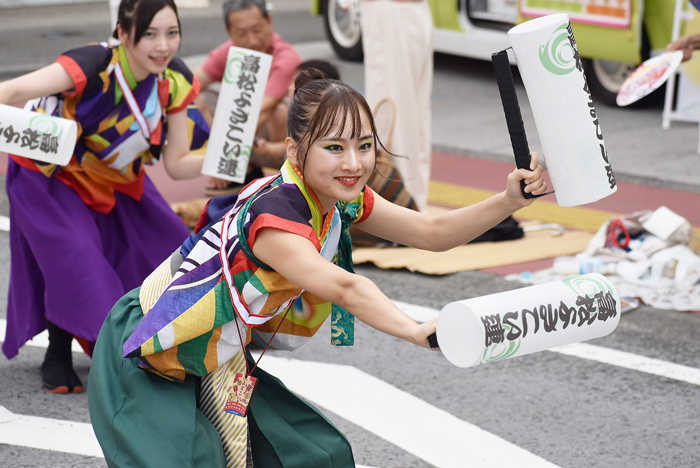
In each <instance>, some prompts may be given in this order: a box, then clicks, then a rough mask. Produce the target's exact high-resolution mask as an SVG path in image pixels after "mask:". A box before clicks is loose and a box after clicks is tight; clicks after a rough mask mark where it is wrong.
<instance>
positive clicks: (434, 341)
mask: <svg viewBox="0 0 700 468" xmlns="http://www.w3.org/2000/svg"><path fill="white" fill-rule="evenodd" d="M428 344H429V345H430V347H431V348H439V347H440V345H438V341H437V333H433V334H432V335H429V336H428Z"/></svg>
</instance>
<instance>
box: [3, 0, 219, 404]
mask: <svg viewBox="0 0 700 468" xmlns="http://www.w3.org/2000/svg"><path fill="white" fill-rule="evenodd" d="M114 37H115V38H117V39H119V40H120V41H121V45H119V46H117V47H108V46H107V45H105V44H101V45H89V46H86V47H82V48H79V49H75V50H71V51H68V52H66V53H64V54H62V55H61V56H60V57H58V59H57V60H56V62H55V63H53V64H52V65H49V66H47V67H45V68H42V69H40V70H37V71H35V72H32V73H29V74H27V75H25V76H22V77H19V78H16V79H13V80H9V81H6V82H3V83H0V103H4V104H21V103H23V102H26V101H29V102H28V103H27V105H26V108H27V109H30V110H34V111H38V112H42V113H46V114H48V115H55V116H59V117H63V118H67V119H72V120H75V121H76V122H77V123H78V140H77V143H76V146H75V151H74V154H73V158H72V159H71V161H70V163H69V164H68V165H66V166H63V167H61V166H56V165H52V164H46V163H41V162H38V161H34V160H31V159H27V158H23V157H19V156H16V155H10V161H9V164H8V170H7V194H8V198H9V200H10V224H11V230H10V249H11V257H12V258H11V272H10V291H9V299H8V307H7V332H6V336H5V341H4V343H3V346H2V349H3V352H4V353H5V355H6V356H7V357H8V358H12V357H13V356H15V355H16V354H17V352H18V349H19V348H20V347H21V346H22V345H23V344H24V343H25V342H26V341H27V340H29V339H31V338H32V337H34V336H35V335H36V334H38V333H40V332H42V331H43V330H44V329H47V328H48V332H49V347H48V349H47V351H46V356H45V358H44V362H43V364H42V366H41V377H42V384H43V387H44V388H45V389H46V390H47V391H49V392H52V393H78V392H81V391H82V390H83V384H82V383H81V381H80V378H79V377H78V376H77V374H76V373H75V371H74V370H73V364H72V359H71V342H72V339H73V337H76V338H79V339H80V340H79V341H81V344H83V345H84V346H83V347H84V348H86V351H87V352H88V353H89V352H90V347H91V343H94V341H95V340H96V339H97V335H98V333H99V331H100V327H101V325H102V322H103V320H104V318H105V317H106V316H107V313H108V312H109V310H110V309H111V307H112V306H113V305H114V303H115V302H116V301H117V300H118V299H119V298H121V297H122V296H123V295H124V294H125V293H126V292H128V291H130V290H131V289H133V288H134V287H136V286H138V285H140V284H141V282H142V281H143V279H144V278H145V277H146V276H147V275H148V274H149V273H150V272H151V271H152V270H153V269H154V268H155V267H156V266H158V265H159V264H160V263H161V262H162V261H163V259H164V258H166V257H167V256H168V255H170V254H171V253H172V252H173V250H175V249H176V248H178V247H179V246H180V244H182V242H183V240H184V239H185V238H186V237H187V236H188V234H189V231H188V230H187V228H186V227H185V226H184V224H183V223H182V221H181V220H180V219H179V218H178V217H177V216H176V215H175V214H174V213H173V212H172V210H171V209H170V207H169V206H168V204H167V203H166V202H165V200H164V199H163V198H162V196H161V195H160V194H159V193H158V191H157V190H156V188H155V187H154V185H153V183H152V182H151V181H150V180H149V178H148V177H147V176H146V174H145V172H144V167H143V166H144V164H152V163H154V162H155V161H156V160H158V159H160V158H162V159H163V162H164V164H165V169H166V171H167V172H168V174H169V175H170V176H171V177H172V178H173V179H185V178H191V177H195V176H197V175H199V173H200V171H201V167H202V162H203V156H201V155H194V154H191V153H190V146H191V144H192V147H197V146H201V144H203V143H204V140H205V138H206V132H202V134H201V135H199V134H197V135H193V131H192V130H190V129H191V128H193V126H192V125H188V112H187V107H188V105H189V104H190V103H191V102H192V101H193V99H194V98H195V96H196V95H197V93H198V92H199V83H198V82H197V80H196V79H195V78H194V76H193V74H192V73H191V72H190V71H189V70H188V69H187V67H186V66H185V64H184V63H183V62H182V61H181V60H180V59H178V58H175V57H174V55H175V53H176V52H177V50H178V48H179V46H180V22H179V19H178V16H177V8H176V6H175V3H174V1H173V0H122V2H121V4H120V6H119V19H118V25H117V28H116V30H115V31H114ZM194 127H195V128H198V127H197V126H196V125H195V126H194ZM207 130H208V129H207ZM166 139H167V144H166Z"/></svg>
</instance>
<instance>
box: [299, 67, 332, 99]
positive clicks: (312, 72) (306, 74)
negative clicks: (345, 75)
mask: <svg viewBox="0 0 700 468" xmlns="http://www.w3.org/2000/svg"><path fill="white" fill-rule="evenodd" d="M325 78H326V74H325V73H323V72H322V71H321V70H319V69H317V68H307V69H306V70H301V71H299V74H298V75H297V79H296V80H294V94H296V93H297V91H299V90H300V89H301V87H302V86H304V85H305V84H306V83H309V82H311V81H316V80H323V79H325Z"/></svg>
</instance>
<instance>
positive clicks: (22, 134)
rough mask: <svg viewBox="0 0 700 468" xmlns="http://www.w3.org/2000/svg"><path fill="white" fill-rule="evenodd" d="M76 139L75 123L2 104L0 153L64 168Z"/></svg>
mask: <svg viewBox="0 0 700 468" xmlns="http://www.w3.org/2000/svg"><path fill="white" fill-rule="evenodd" d="M76 138H77V125H76V123H75V122H73V121H70V120H67V119H62V118H59V117H51V116H47V115H44V114H40V113H37V112H31V111H25V110H22V109H18V108H16V107H12V106H5V105H0V151H4V152H6V153H10V154H15V155H18V156H23V157H26V158H31V159H35V160H37V161H43V162H47V163H51V164H59V165H61V166H65V165H66V164H68V162H69V161H70V159H71V156H72V154H73V148H74V147H75V141H76Z"/></svg>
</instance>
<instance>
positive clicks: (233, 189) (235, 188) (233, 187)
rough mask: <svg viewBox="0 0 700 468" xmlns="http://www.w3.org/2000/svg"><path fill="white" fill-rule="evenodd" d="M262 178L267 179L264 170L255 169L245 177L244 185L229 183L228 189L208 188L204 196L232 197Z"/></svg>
mask: <svg viewBox="0 0 700 468" xmlns="http://www.w3.org/2000/svg"><path fill="white" fill-rule="evenodd" d="M261 177H265V174H263V171H262V169H260V168H259V167H255V168H253V170H252V171H250V172H249V173H248V175H246V176H245V180H244V181H243V183H242V184H239V183H236V182H229V183H228V185H226V187H224V188H220V189H217V188H206V189H204V194H205V195H206V196H208V197H220V196H222V195H231V194H233V193H238V192H240V191H241V190H243V187H245V186H246V185H248V184H249V183H251V182H252V181H254V180H255V179H259V178H261Z"/></svg>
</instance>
